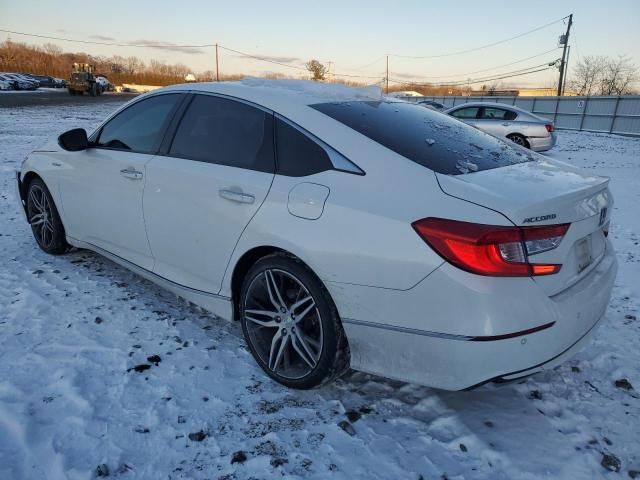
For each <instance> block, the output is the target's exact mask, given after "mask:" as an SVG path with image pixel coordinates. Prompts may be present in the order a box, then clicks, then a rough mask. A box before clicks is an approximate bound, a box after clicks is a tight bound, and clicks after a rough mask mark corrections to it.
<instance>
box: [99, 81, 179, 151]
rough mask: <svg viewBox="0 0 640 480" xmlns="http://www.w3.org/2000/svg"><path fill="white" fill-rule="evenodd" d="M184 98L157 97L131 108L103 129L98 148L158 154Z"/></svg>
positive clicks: (175, 95) (165, 95) (177, 95)
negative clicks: (173, 115) (176, 108)
mask: <svg viewBox="0 0 640 480" xmlns="http://www.w3.org/2000/svg"><path fill="white" fill-rule="evenodd" d="M181 98H182V95H180V94H164V95H156V96H153V97H150V98H147V99H144V100H140V101H139V102H136V103H134V104H133V105H131V106H130V107H127V108H126V109H125V110H123V111H122V112H120V113H118V114H117V115H116V116H115V117H113V118H112V119H111V120H109V121H108V122H107V124H106V125H105V126H104V127H102V130H101V131H100V135H99V136H98V140H97V141H96V146H97V147H103V148H112V149H116V150H127V151H131V152H137V153H155V152H156V151H157V149H158V147H159V146H160V142H161V141H162V134H163V133H164V130H165V128H166V126H167V125H168V123H169V120H171V115H172V113H173V111H174V108H175V107H176V105H177V104H178V101H179V100H180V99H181Z"/></svg>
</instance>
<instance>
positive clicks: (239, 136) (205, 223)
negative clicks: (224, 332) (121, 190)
mask: <svg viewBox="0 0 640 480" xmlns="http://www.w3.org/2000/svg"><path fill="white" fill-rule="evenodd" d="M273 122H274V119H273V114H272V113H271V112H267V111H264V110H262V109H260V108H257V107H255V106H253V105H249V104H246V103H243V102H240V101H236V100H232V99H229V98H223V97H219V96H215V95H208V94H195V95H193V97H192V99H191V103H190V104H189V106H188V107H187V108H186V111H185V112H184V115H183V116H182V118H181V119H180V120H179V122H178V121H176V122H175V125H173V126H172V130H174V131H175V134H174V136H173V139H172V141H171V142H169V143H170V144H168V143H167V144H165V145H164V146H163V149H162V154H159V155H158V156H156V157H154V158H153V159H151V161H150V162H149V163H148V164H147V180H146V182H147V183H146V187H145V192H144V216H145V221H146V227H147V234H148V237H149V242H150V244H151V250H152V252H153V255H154V258H155V268H154V272H155V273H156V274H158V275H160V276H161V277H164V278H167V279H169V280H171V281H173V282H175V283H178V284H180V285H182V286H186V287H189V288H193V289H196V290H200V291H203V292H207V293H218V292H219V290H220V288H221V285H222V279H223V276H224V273H225V270H226V267H227V264H228V262H229V259H230V257H231V254H232V253H233V249H234V248H235V245H236V243H237V241H238V239H239V238H240V235H241V234H242V231H243V230H244V228H245V227H246V226H247V224H248V223H249V221H250V220H251V218H252V217H253V215H254V214H255V213H256V211H257V210H258V208H260V205H261V204H262V202H263V201H264V199H265V198H266V196H267V193H268V192H269V189H270V187H271V183H272V181H273V176H274V171H275V159H274V156H275V152H274V146H273Z"/></svg>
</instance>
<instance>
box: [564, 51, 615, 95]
mask: <svg viewBox="0 0 640 480" xmlns="http://www.w3.org/2000/svg"><path fill="white" fill-rule="evenodd" d="M606 65H607V58H606V57H603V56H594V55H591V56H588V57H583V58H582V60H580V61H579V62H578V63H577V64H576V66H575V67H574V73H573V78H572V79H571V81H570V82H569V85H570V87H571V88H572V89H573V90H575V91H576V93H577V94H578V95H593V94H596V93H597V88H598V86H599V83H600V80H601V79H602V74H603V72H604V69H605V68H606Z"/></svg>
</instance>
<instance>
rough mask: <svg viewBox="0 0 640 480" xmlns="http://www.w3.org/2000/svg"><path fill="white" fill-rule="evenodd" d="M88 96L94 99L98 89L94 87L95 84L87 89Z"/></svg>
mask: <svg viewBox="0 0 640 480" xmlns="http://www.w3.org/2000/svg"><path fill="white" fill-rule="evenodd" d="M89 95H91V96H92V97H95V96H97V95H98V87H97V86H96V84H95V83H92V84H91V87H90V88H89Z"/></svg>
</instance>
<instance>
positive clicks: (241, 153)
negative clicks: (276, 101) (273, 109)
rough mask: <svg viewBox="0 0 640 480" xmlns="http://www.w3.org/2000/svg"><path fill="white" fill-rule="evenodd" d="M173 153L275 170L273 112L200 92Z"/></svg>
mask: <svg viewBox="0 0 640 480" xmlns="http://www.w3.org/2000/svg"><path fill="white" fill-rule="evenodd" d="M169 155H170V156H172V157H180V158H186V159H190V160H197V161H199V162H208V163H215V164H218V165H228V166H230V167H238V168H246V169H249V170H258V171H260V172H268V173H273V171H274V166H275V160H274V148H273V114H272V113H268V112H265V111H263V110H260V109H259V108H256V107H253V106H251V105H247V104H246V103H242V102H238V101H236V100H231V99H227V98H221V97H216V96H212V95H196V96H195V97H194V99H193V101H192V102H191V104H190V105H189V108H188V109H187V111H186V113H185V114H184V117H183V118H182V120H181V121H180V125H179V126H178V129H177V130H176V134H175V137H174V139H173V143H172V144H171V148H170V149H169Z"/></svg>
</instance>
